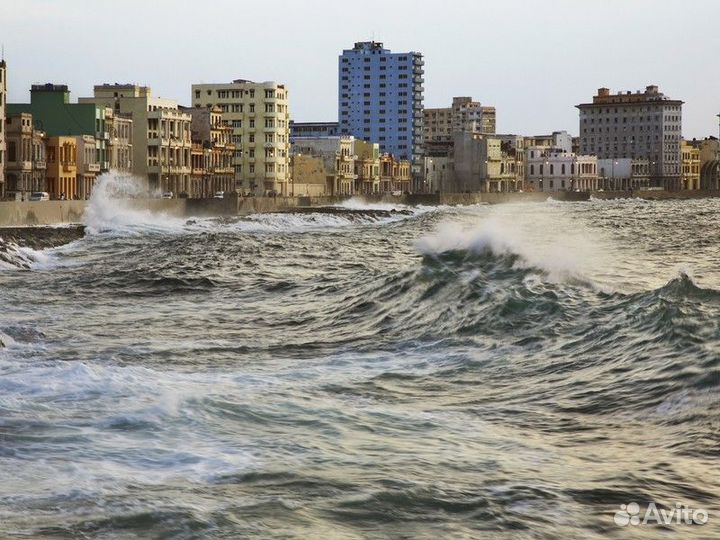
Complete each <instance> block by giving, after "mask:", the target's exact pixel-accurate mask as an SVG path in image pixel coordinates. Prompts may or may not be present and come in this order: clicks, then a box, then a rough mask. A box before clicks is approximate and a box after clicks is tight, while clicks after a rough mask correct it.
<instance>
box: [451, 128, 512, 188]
mask: <svg viewBox="0 0 720 540" xmlns="http://www.w3.org/2000/svg"><path fill="white" fill-rule="evenodd" d="M453 142H454V144H453V176H454V180H455V189H454V190H453V191H457V192H464V191H471V192H473V191H484V192H488V191H490V192H499V191H516V190H518V189H522V185H523V159H522V157H521V156H520V155H519V154H520V152H518V151H517V150H515V149H510V148H509V146H508V145H507V142H506V141H504V139H503V136H496V135H486V134H482V133H469V132H454V133H453Z"/></svg>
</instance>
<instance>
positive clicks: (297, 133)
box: [290, 120, 340, 145]
mask: <svg viewBox="0 0 720 540" xmlns="http://www.w3.org/2000/svg"><path fill="white" fill-rule="evenodd" d="M339 132H340V127H339V124H338V123H337V122H293V121H292V120H290V144H291V145H292V144H293V143H294V142H295V139H297V138H299V137H334V136H336V135H337V134H338V133H339Z"/></svg>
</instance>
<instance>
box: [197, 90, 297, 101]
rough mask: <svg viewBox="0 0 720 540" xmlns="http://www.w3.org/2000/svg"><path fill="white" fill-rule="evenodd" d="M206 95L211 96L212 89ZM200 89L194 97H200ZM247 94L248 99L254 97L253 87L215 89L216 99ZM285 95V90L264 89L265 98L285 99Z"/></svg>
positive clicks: (233, 97)
mask: <svg viewBox="0 0 720 540" xmlns="http://www.w3.org/2000/svg"><path fill="white" fill-rule="evenodd" d="M206 92H207V95H208V96H212V93H213V91H212V89H208V90H207V91H206ZM200 96H201V91H200V90H195V99H200ZM244 96H247V97H249V98H250V99H254V98H255V89H253V88H251V89H249V90H233V89H230V90H217V97H218V99H241V98H242V97H244ZM286 97H287V91H281V90H278V91H277V92H276V91H275V90H274V89H271V88H266V89H265V99H275V98H277V99H285V98H286Z"/></svg>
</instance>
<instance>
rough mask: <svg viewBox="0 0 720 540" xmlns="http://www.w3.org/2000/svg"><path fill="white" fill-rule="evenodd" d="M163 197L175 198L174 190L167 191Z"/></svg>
mask: <svg viewBox="0 0 720 540" xmlns="http://www.w3.org/2000/svg"><path fill="white" fill-rule="evenodd" d="M160 198H161V199H172V198H173V192H172V191H166V192H165V193H163V194H162V195H161V196H160Z"/></svg>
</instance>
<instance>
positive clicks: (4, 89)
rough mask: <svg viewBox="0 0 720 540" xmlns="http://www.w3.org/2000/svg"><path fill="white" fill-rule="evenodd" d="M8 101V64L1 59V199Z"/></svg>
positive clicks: (2, 195) (1, 193)
mask: <svg viewBox="0 0 720 540" xmlns="http://www.w3.org/2000/svg"><path fill="white" fill-rule="evenodd" d="M6 102H7V65H6V64H5V60H0V199H1V198H3V197H4V196H5V161H6V156H5V152H6V150H5V104H6Z"/></svg>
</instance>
